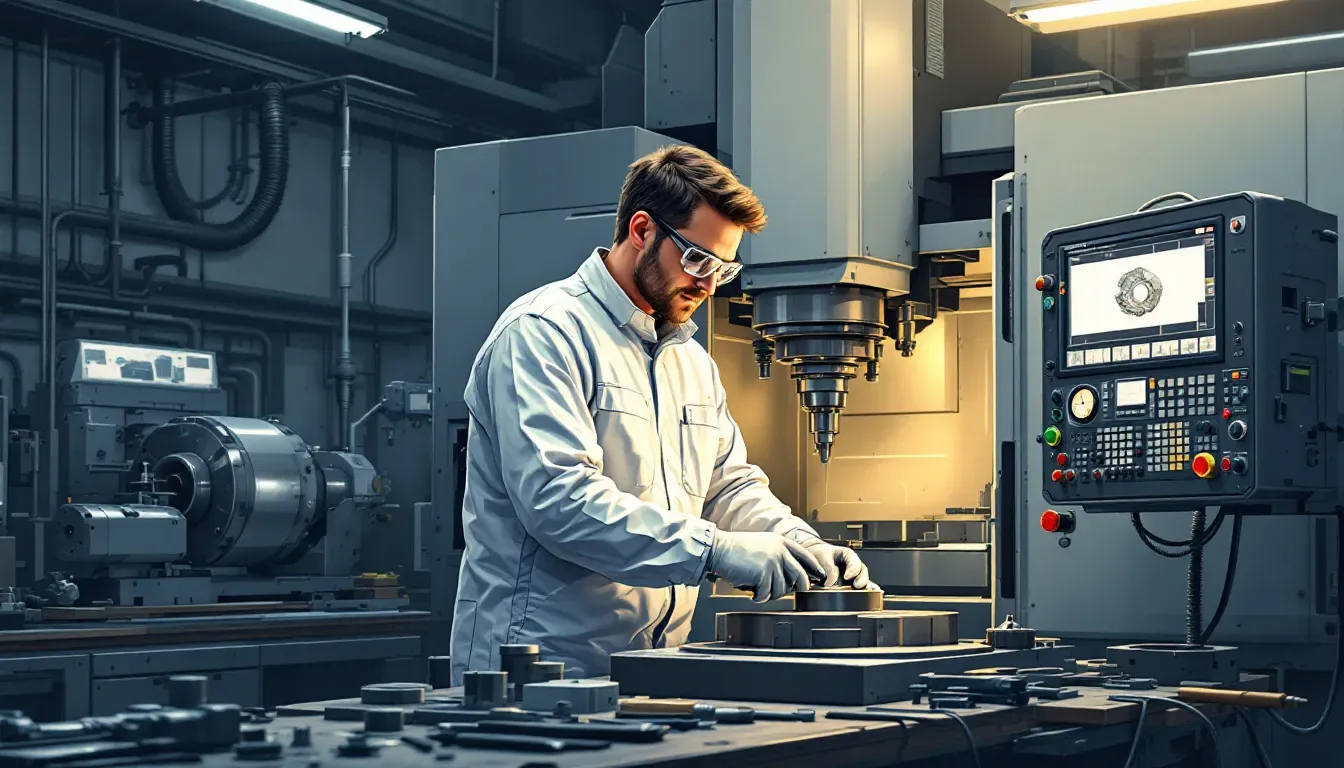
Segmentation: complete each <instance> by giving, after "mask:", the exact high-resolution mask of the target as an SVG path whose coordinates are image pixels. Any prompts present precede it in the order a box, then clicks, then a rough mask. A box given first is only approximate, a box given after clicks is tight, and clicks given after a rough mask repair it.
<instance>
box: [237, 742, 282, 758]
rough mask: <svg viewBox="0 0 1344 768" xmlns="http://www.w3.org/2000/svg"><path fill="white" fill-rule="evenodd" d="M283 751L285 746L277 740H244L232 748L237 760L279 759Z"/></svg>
mask: <svg viewBox="0 0 1344 768" xmlns="http://www.w3.org/2000/svg"><path fill="white" fill-rule="evenodd" d="M284 753H285V747H284V745H283V744H281V743H280V742H278V741H244V742H241V743H239V744H238V745H237V746H236V747H234V748H233V754H234V757H236V758H237V759H239V760H257V761H260V760H279V759H280V758H281V757H282V756H283V755H284Z"/></svg>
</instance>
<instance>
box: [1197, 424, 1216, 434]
mask: <svg viewBox="0 0 1344 768" xmlns="http://www.w3.org/2000/svg"><path fill="white" fill-rule="evenodd" d="M1199 433H1200V434H1201V435H1212V434H1213V422H1212V421H1201V422H1199Z"/></svg>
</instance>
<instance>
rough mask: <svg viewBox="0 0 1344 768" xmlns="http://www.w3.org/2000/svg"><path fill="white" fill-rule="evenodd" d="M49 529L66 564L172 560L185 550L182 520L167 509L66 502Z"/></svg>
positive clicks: (174, 560) (149, 506)
mask: <svg viewBox="0 0 1344 768" xmlns="http://www.w3.org/2000/svg"><path fill="white" fill-rule="evenodd" d="M54 528H55V533H56V536H57V537H59V538H58V543H57V547H58V549H57V552H58V553H59V555H60V558H61V559H62V560H65V561H67V562H76V563H104V564H109V565H110V564H116V563H175V562H177V561H179V560H181V559H182V558H184V557H186V554H187V521H186V519H185V518H184V517H183V516H182V513H181V512H179V511H178V510H176V509H173V508H172V507H160V506H154V505H149V504H66V505H64V506H62V507H61V508H60V509H59V510H58V511H57V512H56V518H55V520H54Z"/></svg>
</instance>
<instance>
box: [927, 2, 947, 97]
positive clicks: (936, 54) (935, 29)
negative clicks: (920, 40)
mask: <svg viewBox="0 0 1344 768" xmlns="http://www.w3.org/2000/svg"><path fill="white" fill-rule="evenodd" d="M943 51H944V46H943V0H925V2H924V71H925V72H928V73H929V74H930V75H933V76H934V77H936V78H939V79H942V78H943V76H944V74H945V72H946V70H945V68H944V55H943Z"/></svg>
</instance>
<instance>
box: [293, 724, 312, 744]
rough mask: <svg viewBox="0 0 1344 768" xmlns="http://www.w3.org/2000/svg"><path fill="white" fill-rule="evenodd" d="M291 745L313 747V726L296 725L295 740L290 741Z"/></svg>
mask: <svg viewBox="0 0 1344 768" xmlns="http://www.w3.org/2000/svg"><path fill="white" fill-rule="evenodd" d="M290 746H291V747H299V748H303V747H311V746H313V727H312V726H311V725H296V726H294V740H293V741H292V742H290Z"/></svg>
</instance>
